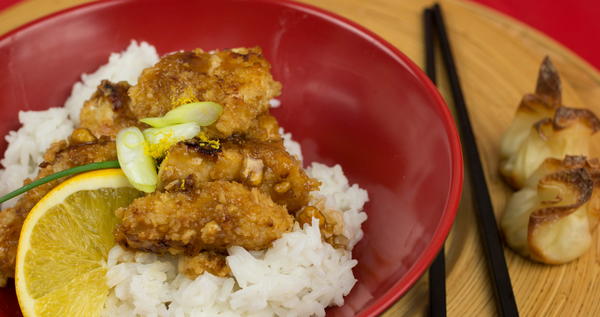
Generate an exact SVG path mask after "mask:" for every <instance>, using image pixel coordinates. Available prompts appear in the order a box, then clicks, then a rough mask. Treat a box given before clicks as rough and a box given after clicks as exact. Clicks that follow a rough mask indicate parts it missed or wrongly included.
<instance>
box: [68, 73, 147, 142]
mask: <svg viewBox="0 0 600 317" xmlns="http://www.w3.org/2000/svg"><path fill="white" fill-rule="evenodd" d="M129 87H130V86H129V84H128V83H127V82H125V81H121V82H118V83H116V84H115V83H111V82H110V81H108V80H103V81H102V82H101V83H100V85H98V88H97V90H96V92H95V93H94V94H93V95H92V97H91V98H90V99H89V100H87V101H86V102H85V103H84V104H83V108H81V113H80V127H82V128H87V129H89V130H90V131H91V132H92V133H93V134H94V135H95V136H96V137H100V136H102V135H107V136H110V137H111V138H112V139H114V138H115V137H116V135H117V133H118V132H119V130H121V129H124V128H127V127H131V126H137V127H140V128H144V127H147V126H146V125H145V124H143V123H141V122H139V121H138V118H136V117H135V116H134V115H133V112H131V109H130V99H129V95H128V94H127V91H128V90H129Z"/></svg>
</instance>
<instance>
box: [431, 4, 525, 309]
mask: <svg viewBox="0 0 600 317" xmlns="http://www.w3.org/2000/svg"><path fill="white" fill-rule="evenodd" d="M433 13H434V18H435V22H436V23H435V24H436V26H437V30H438V35H439V39H440V46H441V49H442V55H443V60H444V64H445V66H446V70H447V73H448V79H449V80H450V87H451V90H452V96H453V99H454V106H455V110H456V115H457V117H458V118H457V122H458V125H459V128H460V131H461V134H462V142H463V151H464V153H465V158H466V161H467V163H468V164H469V168H470V176H471V183H472V187H473V192H474V194H475V209H476V214H477V218H478V224H479V232H480V235H481V236H482V238H483V246H484V248H483V249H484V250H485V251H484V252H485V254H486V258H487V263H488V269H489V273H490V274H491V276H492V281H493V283H494V293H495V296H496V304H497V308H498V312H499V314H500V316H511V317H512V316H519V311H518V309H517V303H516V301H515V295H514V293H513V289H512V285H511V282H510V275H509V274H508V268H507V266H506V260H505V259H504V249H503V247H502V242H501V241H500V234H499V232H498V225H497V224H496V217H495V216H494V209H493V208H492V202H491V201H490V194H489V190H488V187H487V184H486V182H485V174H484V172H483V167H482V165H481V159H480V158H479V151H478V149H477V144H476V143H475V135H474V134H473V128H472V126H471V120H470V119H469V114H468V113H467V108H466V103H465V98H464V95H463V92H462V88H461V86H460V81H459V78H458V73H457V70H456V65H455V63H454V57H453V56H452V49H451V47H450V41H449V39H448V34H447V33H446V25H445V23H444V17H443V14H442V9H441V8H440V6H439V4H435V5H434V6H433Z"/></svg>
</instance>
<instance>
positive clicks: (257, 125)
mask: <svg viewBox="0 0 600 317" xmlns="http://www.w3.org/2000/svg"><path fill="white" fill-rule="evenodd" d="M239 136H240V137H242V138H245V139H248V140H253V141H260V142H272V141H279V140H281V134H279V122H277V119H276V118H275V117H273V116H272V115H271V114H270V113H269V112H268V111H266V112H264V113H262V114H261V115H259V116H258V117H256V119H254V120H252V122H251V123H250V127H249V128H248V130H246V131H245V132H244V133H241V134H240V135H239Z"/></svg>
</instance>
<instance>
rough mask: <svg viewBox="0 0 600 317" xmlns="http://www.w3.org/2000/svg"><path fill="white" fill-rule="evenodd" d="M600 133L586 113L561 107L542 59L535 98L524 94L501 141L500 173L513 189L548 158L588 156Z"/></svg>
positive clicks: (551, 71) (552, 72) (552, 74)
mask: <svg viewBox="0 0 600 317" xmlns="http://www.w3.org/2000/svg"><path fill="white" fill-rule="evenodd" d="M599 129H600V120H599V119H598V118H597V117H596V115H595V114H594V113H593V112H591V111H589V110H586V109H575V108H568V107H564V106H561V84H560V78H559V76H558V72H557V71H556V69H555V68H554V66H553V65H552V62H550V59H549V58H546V59H544V62H543V63H542V66H541V68H540V72H539V75H538V81H537V87H536V90H535V94H527V95H525V96H524V97H523V100H522V101H521V104H520V105H519V107H518V109H517V112H516V114H515V118H514V120H513V122H512V124H511V125H510V127H509V128H508V130H507V131H506V133H505V134H504V136H503V137H502V141H501V148H500V159H501V161H500V172H501V173H502V175H503V176H504V178H505V180H506V181H507V182H508V183H509V184H510V185H511V186H513V187H514V188H516V189H520V188H522V187H523V186H525V182H526V180H527V179H528V178H529V177H530V176H531V175H532V174H533V172H534V171H535V170H536V169H537V168H538V167H539V166H540V164H541V163H542V162H543V161H544V160H545V159H547V158H549V157H554V158H563V157H564V156H565V155H584V156H588V155H589V151H590V150H589V148H590V145H589V143H590V137H591V136H592V135H593V134H594V133H595V132H596V131H598V130H599Z"/></svg>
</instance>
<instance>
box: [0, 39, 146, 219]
mask: <svg viewBox="0 0 600 317" xmlns="http://www.w3.org/2000/svg"><path fill="white" fill-rule="evenodd" d="M157 61H158V54H157V53H156V49H155V48H154V47H153V46H151V45H149V44H148V43H145V42H142V43H140V44H139V45H138V43H137V42H136V41H132V42H131V44H130V45H129V47H127V49H126V50H125V51H124V52H122V53H121V54H117V53H113V54H111V55H110V58H109V62H108V64H106V65H104V66H101V67H100V68H99V69H98V70H97V71H96V72H94V73H93V74H91V75H88V74H83V75H81V81H80V82H77V83H76V84H75V85H73V89H72V91H71V96H70V97H69V98H68V99H67V101H66V102H65V105H64V107H62V108H50V109H48V110H44V111H20V112H19V123H21V125H22V127H21V128H20V129H19V130H17V131H10V132H9V134H8V135H7V136H6V137H5V138H6V141H7V142H8V147H7V148H6V152H4V158H3V159H2V161H0V163H1V164H2V166H3V167H4V169H0V196H1V195H5V194H7V193H9V192H11V191H13V190H15V189H17V188H19V187H21V186H23V181H24V180H25V179H26V178H33V177H35V176H36V175H37V173H38V170H39V168H38V165H39V164H40V163H42V162H43V161H44V152H46V149H48V147H49V146H50V144H52V143H54V142H56V141H59V140H64V139H66V138H67V137H68V136H69V135H71V132H73V128H74V127H75V126H77V125H78V124H79V112H80V111H81V107H83V103H84V101H86V100H87V99H89V98H90V97H91V96H92V94H93V93H94V91H96V87H97V86H98V85H99V84H100V82H101V81H102V80H103V79H109V80H111V81H113V82H118V81H121V80H126V81H128V82H129V83H130V84H135V83H136V82H137V77H138V76H139V74H140V73H141V72H142V70H143V69H144V68H146V67H149V66H152V65H153V64H154V63H156V62H157ZM17 199H18V197H15V198H13V199H11V200H9V201H7V202H5V203H3V204H2V208H7V207H10V206H13V205H14V204H15V203H16V201H17Z"/></svg>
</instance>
